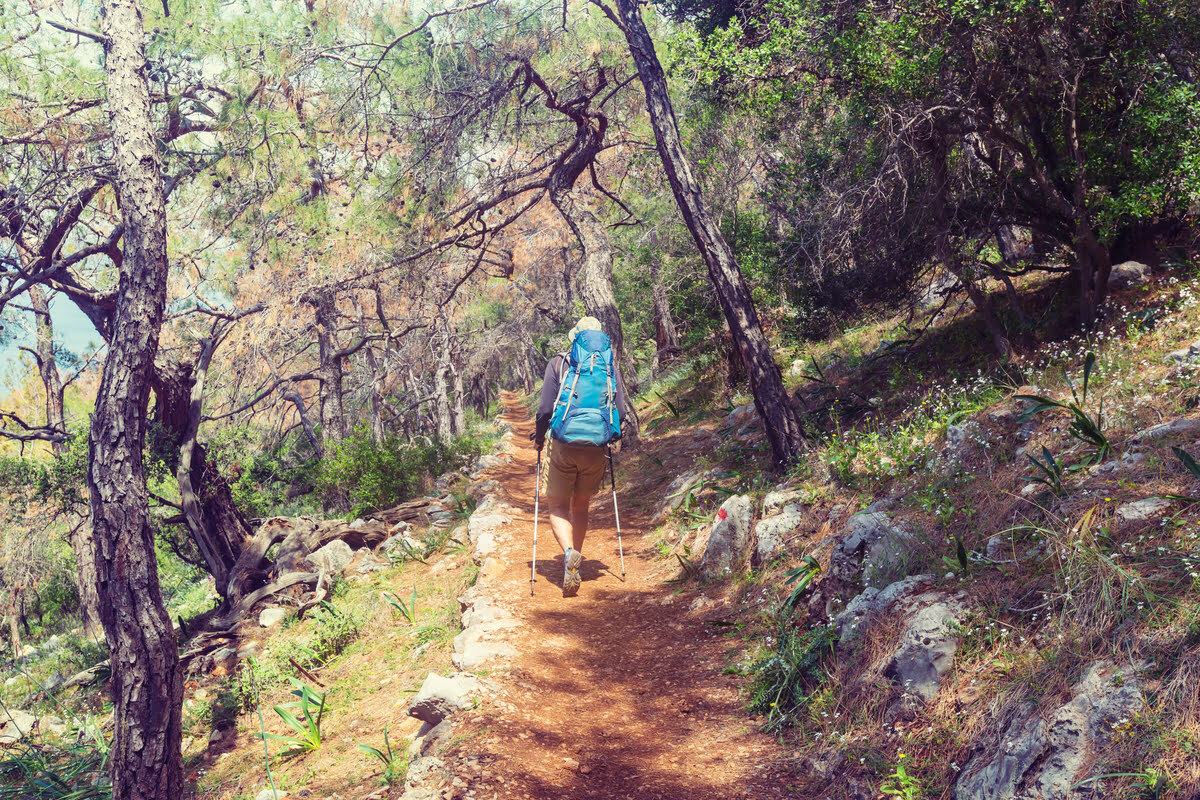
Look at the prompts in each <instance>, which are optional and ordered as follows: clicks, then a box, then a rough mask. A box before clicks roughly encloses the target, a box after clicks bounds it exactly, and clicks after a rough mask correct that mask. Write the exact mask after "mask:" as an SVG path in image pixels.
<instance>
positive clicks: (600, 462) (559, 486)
mask: <svg viewBox="0 0 1200 800" xmlns="http://www.w3.org/2000/svg"><path fill="white" fill-rule="evenodd" d="M606 459H607V450H606V448H603V447H576V446H575V445H570V444H566V443H565V442H551V443H550V469H549V473H550V477H549V479H548V480H547V482H546V495H547V496H549V497H553V498H555V499H557V500H562V499H565V498H568V497H579V496H582V497H591V496H592V495H594V494H595V493H596V492H598V491H600V484H601V483H603V482H604V468H605V461H606Z"/></svg>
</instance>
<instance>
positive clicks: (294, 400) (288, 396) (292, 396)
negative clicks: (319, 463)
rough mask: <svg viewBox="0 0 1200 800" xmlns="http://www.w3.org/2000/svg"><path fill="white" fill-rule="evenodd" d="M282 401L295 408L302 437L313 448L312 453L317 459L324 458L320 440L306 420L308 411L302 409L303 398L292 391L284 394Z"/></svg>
mask: <svg viewBox="0 0 1200 800" xmlns="http://www.w3.org/2000/svg"><path fill="white" fill-rule="evenodd" d="M283 399H284V400H285V401H286V402H288V403H291V404H292V405H293V406H295V407H296V416H298V417H299V418H300V426H301V427H302V428H304V435H305V436H307V437H308V441H309V444H311V445H312V447H313V452H314V453H316V454H317V459H318V460H320V459H322V458H324V457H325V449H324V448H323V447H321V439H320V437H318V436H317V431H316V429H315V428H313V426H312V422H311V421H310V420H309V419H308V411H307V410H306V409H305V407H304V398H303V397H301V396H300V393H299V392H297V391H295V390H292V391H290V392H285V393H284V395H283Z"/></svg>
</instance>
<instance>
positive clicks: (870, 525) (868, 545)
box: [829, 511, 912, 588]
mask: <svg viewBox="0 0 1200 800" xmlns="http://www.w3.org/2000/svg"><path fill="white" fill-rule="evenodd" d="M911 540H912V534H910V533H908V532H907V531H905V530H902V529H900V528H898V527H896V526H895V525H893V524H892V521H891V518H890V517H888V515H887V514H885V513H883V512H880V511H875V512H860V513H858V514H855V515H854V516H852V517H850V519H849V520H847V522H846V527H845V528H843V529H842V534H841V542H840V543H839V544H838V545H837V546H836V547H834V549H833V554H832V555H831V556H830V560H829V569H830V572H831V573H832V575H833V577H834V578H835V579H836V580H838V581H841V582H842V583H844V584H854V583H858V582H859V581H860V580H861V581H862V584H863V585H864V586H874V587H876V588H879V587H882V586H886V585H887V584H888V583H890V582H892V580H894V579H895V578H898V577H900V576H901V575H902V574H903V573H904V572H905V568H906V565H905V560H906V552H907V548H908V544H909V543H910V541H911Z"/></svg>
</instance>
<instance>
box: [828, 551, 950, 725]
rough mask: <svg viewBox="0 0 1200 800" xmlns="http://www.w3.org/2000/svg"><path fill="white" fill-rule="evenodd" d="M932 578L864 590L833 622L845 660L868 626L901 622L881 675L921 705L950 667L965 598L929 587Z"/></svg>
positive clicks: (916, 579)
mask: <svg viewBox="0 0 1200 800" xmlns="http://www.w3.org/2000/svg"><path fill="white" fill-rule="evenodd" d="M934 583H935V579H934V576H933V575H913V576H911V577H908V578H905V579H904V580H902V581H896V582H895V583H893V584H890V585H889V586H887V587H886V588H884V589H882V590H880V589H875V588H873V587H867V588H866V589H865V590H863V592H862V594H860V595H858V596H857V597H855V598H854V599H852V600H851V601H850V602H849V603H848V604H847V605H846V608H845V610H844V611H842V613H840V614H838V616H837V617H836V618H835V619H834V623H833V627H834V632H835V633H836V634H837V636H838V644H837V649H838V652H839V654H840V655H841V656H842V657H845V656H848V655H849V654H850V653H851V652H852V651H853V650H854V648H855V647H856V646H857V644H858V642H859V641H860V640H861V639H862V637H863V636H864V634H865V633H866V632H867V631H868V630H869V629H870V627H871V626H872V625H874V624H875V623H877V622H880V621H883V620H888V621H890V620H894V619H897V618H902V619H904V630H903V633H901V635H900V642H899V644H898V645H897V646H896V649H895V650H894V651H893V652H892V654H891V655H890V656H889V657H888V658H887V659H886V660H885V661H884V666H883V674H884V675H885V676H886V677H889V678H891V679H892V680H894V681H895V682H896V683H897V684H899V685H900V686H901V687H902V688H904V689H905V691H908V692H911V693H912V694H913V695H916V696H917V697H919V698H921V700H923V701H925V702H929V701H930V700H932V699H933V698H934V697H935V696H936V695H937V693H938V688H939V686H940V685H941V680H942V677H943V676H944V675H945V674H946V673H947V672H949V671H950V668H951V667H952V666H953V664H954V655H955V653H956V652H957V651H958V645H959V642H960V641H961V640H962V631H961V630H960V629H959V624H960V623H961V622H962V621H963V620H964V619H965V618H966V616H967V612H968V607H967V601H966V597H965V596H964V595H963V594H961V593H959V592H948V591H946V590H944V589H941V588H936V587H935V586H934Z"/></svg>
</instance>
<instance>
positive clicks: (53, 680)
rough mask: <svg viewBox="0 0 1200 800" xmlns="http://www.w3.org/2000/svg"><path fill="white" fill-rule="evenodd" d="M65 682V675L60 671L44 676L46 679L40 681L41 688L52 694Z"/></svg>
mask: <svg viewBox="0 0 1200 800" xmlns="http://www.w3.org/2000/svg"><path fill="white" fill-rule="evenodd" d="M66 682H67V676H66V675H63V674H62V673H61V672H55V673H53V674H52V675H50V676H49V677H48V678H46V680H44V681H42V688H43V689H44V690H45V691H46V694H54V693H55V692H57V691H58V690H59V689H61V688H62V685H63V684H64V683H66Z"/></svg>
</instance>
